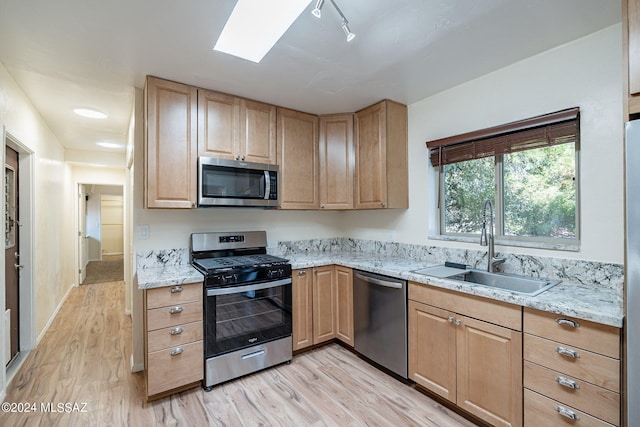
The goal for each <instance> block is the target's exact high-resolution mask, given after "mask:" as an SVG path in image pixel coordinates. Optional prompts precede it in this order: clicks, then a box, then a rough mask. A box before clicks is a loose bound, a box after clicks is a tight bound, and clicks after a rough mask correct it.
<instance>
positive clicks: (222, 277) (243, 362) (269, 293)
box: [191, 231, 292, 391]
mask: <svg viewBox="0 0 640 427" xmlns="http://www.w3.org/2000/svg"><path fill="white" fill-rule="evenodd" d="M266 247H267V236H266V232H264V231H250V232H246V231H245V232H224V233H220V232H215V233H194V234H192V235H191V263H192V264H193V266H194V267H195V268H197V269H198V270H199V271H200V272H202V273H203V274H204V275H205V280H204V358H205V375H204V376H205V379H204V388H205V390H207V391H209V390H211V389H212V388H213V386H214V385H216V384H220V383H222V382H225V381H228V380H231V379H234V378H237V377H240V376H243V375H246V374H249V373H252V372H255V371H258V370H261V369H264V368H267V367H269V366H274V365H277V364H280V363H284V362H290V361H291V357H292V341H291V329H292V327H291V264H290V263H289V261H288V260H286V259H284V258H280V257H276V256H273V255H268V254H267V253H266Z"/></svg>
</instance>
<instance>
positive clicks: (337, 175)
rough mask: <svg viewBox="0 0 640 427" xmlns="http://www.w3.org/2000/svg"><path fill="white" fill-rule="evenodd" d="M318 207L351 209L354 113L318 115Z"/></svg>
mask: <svg viewBox="0 0 640 427" xmlns="http://www.w3.org/2000/svg"><path fill="white" fill-rule="evenodd" d="M319 147H320V184H319V185H320V208H322V209H353V173H354V170H353V168H354V152H353V114H335V115H328V116H321V117H320V141H319Z"/></svg>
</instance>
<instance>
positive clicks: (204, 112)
mask: <svg viewBox="0 0 640 427" xmlns="http://www.w3.org/2000/svg"><path fill="white" fill-rule="evenodd" d="M239 128H240V99H239V98H236V97H235V96H231V95H226V94H224V93H219V92H212V91H210V90H204V89H200V90H198V155H199V156H210V157H218V158H221V159H231V160H233V159H239V156H240V149H239V142H240V135H239V130H240V129H239Z"/></svg>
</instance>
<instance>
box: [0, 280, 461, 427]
mask: <svg viewBox="0 0 640 427" xmlns="http://www.w3.org/2000/svg"><path fill="white" fill-rule="evenodd" d="M123 301H124V286H123V283H122V282H110V283H102V284H97V285H95V284H94V285H87V286H80V287H76V288H74V289H73V290H72V292H71V294H70V295H69V298H68V299H67V301H66V302H65V304H64V306H63V307H62V309H61V311H60V313H59V314H58V316H57V317H56V319H55V321H54V322H53V324H52V325H51V328H50V329H49V331H48V332H47V333H46V335H45V337H44V338H43V339H42V341H41V343H40V344H39V345H38V348H37V349H36V350H34V351H33V352H32V353H31V354H30V355H29V357H28V358H27V360H26V361H25V363H24V365H23V366H22V368H21V369H20V371H19V372H18V373H17V374H16V377H15V379H14V380H13V382H12V383H11V384H10V386H9V387H8V389H7V398H6V399H5V403H4V405H5V406H3V411H2V412H0V425H1V426H12V427H13V426H29V427H33V426H43V427H45V426H46V427H49V426H83V427H84V426H140V427H143V426H144V427H146V426H183V425H185V426H205V425H221V426H222V425H226V426H255V425H278V426H305V425H317V426H323V425H329V426H343V425H350V426H363V425H375V426H386V425H398V426H399V425H402V426H409V425H412V426H431V427H436V426H447V427H448V426H452V427H457V426H472V425H473V424H472V423H470V422H469V421H466V420H464V419H462V418H461V417H460V416H458V415H456V414H454V413H452V412H450V411H449V410H448V409H446V408H444V407H442V406H441V405H439V404H438V403H437V402H434V401H433V400H431V399H429V398H428V397H427V396H425V395H423V394H422V393H420V392H418V391H416V390H414V389H413V388H411V387H410V386H407V385H405V384H403V383H401V382H399V381H397V380H395V379H393V378H391V377H390V376H388V375H386V374H384V373H382V372H380V371H379V370H377V369H376V368H374V367H372V366H371V365H369V364H368V363H366V362H364V361H362V360H361V359H360V358H358V357H357V356H355V355H354V354H353V353H351V352H350V351H348V350H346V349H344V348H342V347H340V346H339V345H337V344H331V345H327V346H324V347H322V348H319V349H316V350H313V351H309V352H307V353H304V354H302V355H299V356H296V357H295V358H294V360H293V362H292V363H291V365H281V366H278V367H276V368H272V369H269V370H266V371H263V372H260V373H256V374H254V375H250V376H247V377H244V378H241V379H238V380H235V381H231V382H228V383H226V384H223V385H220V386H217V387H216V388H214V390H213V391H211V392H210V393H206V392H204V391H203V390H202V389H201V388H196V389H193V390H189V391H186V392H183V393H180V394H175V395H173V396H171V397H169V398H165V399H161V400H158V401H155V402H152V403H145V402H144V400H143V399H144V375H143V374H142V373H137V374H132V373H131V372H130V368H129V366H130V362H129V358H130V354H131V320H130V318H129V317H128V316H126V315H125V314H124V308H123ZM12 403H13V404H18V403H20V404H27V403H28V404H29V405H33V406H31V407H29V409H30V412H27V411H24V410H22V411H20V412H22V413H18V412H17V409H19V408H18V407H17V406H15V405H14V407H13V409H16V412H14V413H7V412H5V410H6V408H9V409H12V407H11V406H6V405H7V404H8V405H11V404H12ZM60 404H62V407H61V408H60V407H59V406H58V405H60ZM65 404H67V405H68V406H67V407H66V408H69V410H68V411H66V412H65V406H64V405H65ZM85 404H86V405H85ZM43 405H44V407H45V408H44V409H43ZM47 405H50V406H49V408H53V409H54V410H56V411H57V412H54V411H53V410H51V409H50V410H49V411H48V412H47V411H45V409H46V407H47ZM20 409H22V407H20Z"/></svg>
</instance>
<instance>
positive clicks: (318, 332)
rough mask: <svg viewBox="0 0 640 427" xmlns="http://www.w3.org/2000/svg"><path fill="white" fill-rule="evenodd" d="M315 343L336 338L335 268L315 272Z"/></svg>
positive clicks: (318, 269)
mask: <svg viewBox="0 0 640 427" xmlns="http://www.w3.org/2000/svg"><path fill="white" fill-rule="evenodd" d="M313 272H314V274H313V343H314V344H318V343H321V342H324V341H328V340H330V339H333V338H335V337H336V313H335V311H336V280H335V272H336V270H335V267H334V266H333V265H331V266H327V267H317V268H315V269H314V270H313Z"/></svg>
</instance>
